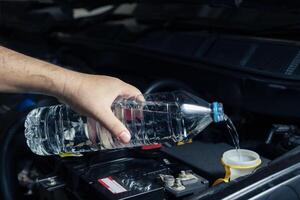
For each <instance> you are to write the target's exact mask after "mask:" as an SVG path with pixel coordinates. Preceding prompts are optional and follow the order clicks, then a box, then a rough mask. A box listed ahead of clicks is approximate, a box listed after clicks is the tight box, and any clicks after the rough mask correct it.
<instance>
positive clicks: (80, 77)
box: [58, 73, 141, 143]
mask: <svg viewBox="0 0 300 200" xmlns="http://www.w3.org/2000/svg"><path fill="white" fill-rule="evenodd" d="M138 95H141V92H140V91H139V90H138V89H137V88H135V87H134V86H131V85H129V84H127V83H125V82H123V81H121V80H119V79H117V78H113V77H109V76H99V75H89V74H82V73H75V74H74V73H73V74H72V75H71V76H66V80H65V83H64V87H63V90H62V91H61V93H60V95H59V96H58V98H59V99H61V100H62V101H63V102H65V103H67V104H69V105H70V106H71V107H72V108H73V109H74V110H76V111H77V112H79V113H81V114H83V115H85V116H88V117H92V118H94V119H95V120H97V121H98V122H100V123H101V124H102V125H103V126H104V127H105V128H107V129H108V130H109V131H110V133H112V134H113V135H114V136H115V137H116V138H118V139H119V140H120V141H121V142H123V143H128V142H129V141H130V137H131V136H130V133H129V131H128V130H127V128H126V127H125V125H124V124H123V123H121V122H120V121H119V120H118V119H117V118H116V116H115V115H114V114H113V112H112V110H111V105H112V103H113V102H114V100H115V99H116V98H117V97H119V96H122V97H125V98H130V97H137V96H138Z"/></svg>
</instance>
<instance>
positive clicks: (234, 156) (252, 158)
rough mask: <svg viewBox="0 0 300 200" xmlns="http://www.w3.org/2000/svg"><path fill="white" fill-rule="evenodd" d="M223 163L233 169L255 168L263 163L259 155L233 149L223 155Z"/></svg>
mask: <svg viewBox="0 0 300 200" xmlns="http://www.w3.org/2000/svg"><path fill="white" fill-rule="evenodd" d="M222 161H223V163H224V164H225V165H227V166H229V167H231V168H255V167H257V166H258V165H260V163H261V159H260V157H259V155H258V154H257V153H256V152H254V151H250V150H246V149H239V150H238V151H237V150H236V149H231V150H228V151H226V152H224V153H223V157H222Z"/></svg>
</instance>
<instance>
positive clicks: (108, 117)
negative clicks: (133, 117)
mask: <svg viewBox="0 0 300 200" xmlns="http://www.w3.org/2000/svg"><path fill="white" fill-rule="evenodd" d="M103 113H105V115H101V116H97V119H98V121H100V122H101V123H102V125H103V126H104V127H105V128H107V130H108V131H109V132H110V133H111V134H112V135H113V136H114V137H116V138H117V139H118V140H120V141H121V142H122V143H129V141H130V138H131V135H130V133H129V131H128V130H127V128H126V127H125V125H124V124H123V123H122V122H121V121H120V120H119V119H118V118H117V117H116V116H115V115H114V113H113V112H112V111H111V110H110V109H109V110H107V111H106V112H103Z"/></svg>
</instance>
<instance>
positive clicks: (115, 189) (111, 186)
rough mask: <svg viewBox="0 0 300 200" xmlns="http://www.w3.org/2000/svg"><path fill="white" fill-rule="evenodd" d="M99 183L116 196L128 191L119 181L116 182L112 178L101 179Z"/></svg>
mask: <svg viewBox="0 0 300 200" xmlns="http://www.w3.org/2000/svg"><path fill="white" fill-rule="evenodd" d="M98 181H99V183H101V184H102V185H103V186H104V187H106V188H107V189H108V190H109V191H111V192H112V193H114V194H118V193H121V192H126V191H127V190H126V189H125V188H124V187H123V186H122V185H120V184H119V183H118V182H117V181H115V180H114V179H113V178H112V177H111V176H109V177H106V178H100V179H98Z"/></svg>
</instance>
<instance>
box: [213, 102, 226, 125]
mask: <svg viewBox="0 0 300 200" xmlns="http://www.w3.org/2000/svg"><path fill="white" fill-rule="evenodd" d="M212 115H213V120H214V122H216V123H218V122H222V121H224V120H225V115H224V109H223V104H222V103H219V102H213V103H212Z"/></svg>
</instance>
